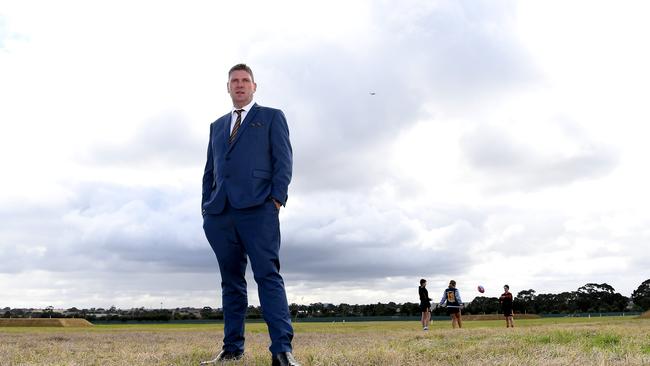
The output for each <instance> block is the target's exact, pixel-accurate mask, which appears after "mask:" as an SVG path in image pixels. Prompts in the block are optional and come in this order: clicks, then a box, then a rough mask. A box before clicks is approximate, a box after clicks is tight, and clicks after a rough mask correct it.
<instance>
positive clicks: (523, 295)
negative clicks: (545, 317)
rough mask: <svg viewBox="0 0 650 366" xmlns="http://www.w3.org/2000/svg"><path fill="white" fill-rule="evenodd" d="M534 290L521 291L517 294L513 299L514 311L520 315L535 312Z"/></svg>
mask: <svg viewBox="0 0 650 366" xmlns="http://www.w3.org/2000/svg"><path fill="white" fill-rule="evenodd" d="M535 297H536V296H535V290H533V289H530V290H523V291H519V293H517V297H516V298H515V299H514V300H515V302H514V304H513V306H514V308H515V310H518V311H520V312H522V313H533V312H535Z"/></svg>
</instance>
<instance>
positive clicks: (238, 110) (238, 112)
mask: <svg viewBox="0 0 650 366" xmlns="http://www.w3.org/2000/svg"><path fill="white" fill-rule="evenodd" d="M243 111H244V110H243V109H235V113H237V115H238V116H241V112H243Z"/></svg>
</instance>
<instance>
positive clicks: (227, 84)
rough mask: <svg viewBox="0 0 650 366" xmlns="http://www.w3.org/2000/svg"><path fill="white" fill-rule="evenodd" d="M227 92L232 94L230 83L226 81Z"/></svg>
mask: <svg viewBox="0 0 650 366" xmlns="http://www.w3.org/2000/svg"><path fill="white" fill-rule="evenodd" d="M226 91H227V92H228V93H230V81H226Z"/></svg>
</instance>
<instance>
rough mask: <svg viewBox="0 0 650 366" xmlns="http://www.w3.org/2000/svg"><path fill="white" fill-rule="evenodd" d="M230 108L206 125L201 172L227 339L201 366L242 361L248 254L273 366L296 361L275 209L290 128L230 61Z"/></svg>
mask: <svg viewBox="0 0 650 366" xmlns="http://www.w3.org/2000/svg"><path fill="white" fill-rule="evenodd" d="M226 86H227V90H228V94H230V97H231V99H232V104H233V108H232V109H231V111H230V112H228V113H226V114H225V115H223V116H222V117H220V118H219V119H217V120H216V121H214V122H213V123H212V124H211V125H210V139H209V143H208V154H207V162H206V164H205V171H204V173H203V196H202V200H201V209H202V214H203V230H204V231H205V236H206V237H207V239H208V242H210V246H211V247H212V250H213V251H214V254H215V255H216V257H217V262H218V263H219V271H220V273H221V297H222V302H223V316H224V338H223V347H222V350H221V352H220V353H219V354H218V355H217V357H216V358H215V359H214V360H211V361H205V362H203V363H201V364H202V365H208V364H217V363H219V364H220V363H221V362H225V361H230V360H239V359H241V358H242V357H243V354H244V321H245V318H246V309H247V308H248V295H247V290H246V278H245V274H246V266H247V264H248V260H249V259H250V262H251V268H252V269H253V276H254V278H255V282H257V289H258V290H257V292H258V295H259V299H260V304H261V305H262V311H263V315H264V320H265V321H266V325H267V327H268V331H269V336H270V338H271V346H270V347H269V350H270V351H271V360H272V363H271V364H272V365H273V366H276V365H277V366H290V365H294V366H295V365H298V366H299V364H298V362H296V360H295V359H294V357H293V355H292V353H291V352H292V347H291V340H292V339H293V327H292V325H291V314H290V313H289V306H288V304H287V295H286V292H285V288H284V281H283V279H282V276H281V275H280V221H279V217H278V215H279V214H280V208H281V207H282V206H284V205H285V203H286V202H287V197H288V194H287V192H288V187H289V182H290V181H291V170H292V150H291V143H290V142H289V127H288V126H287V120H286V119H285V116H284V113H282V111H281V110H279V109H275V108H269V107H263V106H260V105H258V104H257V103H255V102H254V101H253V94H254V93H255V90H256V89H257V84H255V79H254V78H253V71H252V70H251V68H250V67H248V66H247V65H245V64H238V65H235V66H233V67H232V68H231V69H230V71H229V72H228V82H227V84H226Z"/></svg>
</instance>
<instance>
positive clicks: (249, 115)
mask: <svg viewBox="0 0 650 366" xmlns="http://www.w3.org/2000/svg"><path fill="white" fill-rule="evenodd" d="M258 110H259V106H258V105H257V103H255V104H253V106H252V107H251V110H250V111H248V113H246V118H244V120H243V121H242V122H241V126H239V130H238V131H237V135H236V136H235V139H234V140H233V142H232V143H230V147H229V148H228V151H230V150H231V149H232V148H233V146H235V144H236V143H237V141H239V138H240V137H241V136H242V135H243V134H244V133H245V132H246V129H247V128H248V125H249V124H250V121H251V120H252V119H253V118H255V115H256V114H257V111H258ZM231 118H232V117H231ZM226 133H227V134H228V135H227V137H226V143H228V139H229V138H230V124H228V129H227V130H226Z"/></svg>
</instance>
